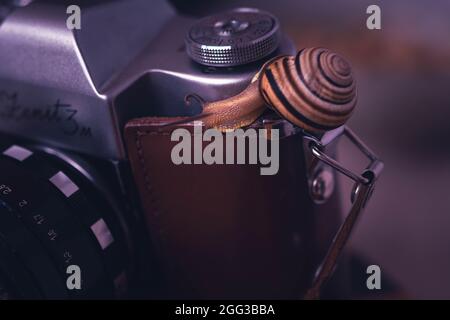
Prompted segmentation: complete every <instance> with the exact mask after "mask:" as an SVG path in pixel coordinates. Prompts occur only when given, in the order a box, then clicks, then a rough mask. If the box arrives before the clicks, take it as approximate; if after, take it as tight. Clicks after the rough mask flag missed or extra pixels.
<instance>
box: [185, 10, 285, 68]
mask: <svg viewBox="0 0 450 320" xmlns="http://www.w3.org/2000/svg"><path fill="white" fill-rule="evenodd" d="M279 32H280V31H279V23H278V20H277V19H276V18H275V17H274V16H273V15H271V14H269V13H267V12H263V11H260V10H257V9H249V8H241V9H236V10H233V11H229V12H225V13H221V14H218V15H213V16H209V17H206V18H204V19H202V20H200V21H198V22H197V23H196V24H195V25H193V26H192V27H191V29H190V30H189V31H188V33H187V35H186V48H187V53H188V55H189V56H190V57H191V58H192V59H193V60H194V61H196V62H198V63H200V64H203V65H206V66H217V67H230V66H238V65H243V64H247V63H250V62H254V61H257V60H260V59H262V58H264V57H266V56H268V55H269V54H271V53H272V52H274V51H275V50H276V49H277V47H278V43H279Z"/></svg>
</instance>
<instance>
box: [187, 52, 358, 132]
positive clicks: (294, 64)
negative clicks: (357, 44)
mask: <svg viewBox="0 0 450 320" xmlns="http://www.w3.org/2000/svg"><path fill="white" fill-rule="evenodd" d="M191 99H195V100H197V101H198V102H200V103H201V104H202V107H203V111H202V113H201V114H200V115H197V116H194V117H193V118H196V119H199V118H201V119H202V121H203V123H204V125H205V127H208V128H216V129H218V130H221V131H226V130H234V129H237V128H241V127H244V126H248V125H250V124H251V123H253V122H254V121H255V120H256V119H257V118H258V117H259V116H260V115H261V114H262V113H263V112H264V111H265V109H266V107H269V108H271V109H273V110H274V111H276V112H277V113H278V114H279V115H280V116H281V117H283V118H284V119H286V120H288V121H289V122H291V123H292V124H294V125H296V126H298V127H300V128H303V129H304V130H306V131H309V132H312V133H321V132H325V131H328V130H331V129H334V128H337V127H339V126H341V125H343V124H344V123H345V122H346V121H347V120H348V119H349V118H350V116H351V114H352V111H353V109H354V108H355V105H356V87H355V81H354V79H353V75H352V71H351V67H350V65H349V63H348V62H347V61H346V60H344V58H342V57H341V56H339V55H338V54H336V53H333V52H331V51H329V50H327V49H323V48H307V49H303V50H301V51H299V52H298V53H297V55H296V56H295V57H294V56H280V57H276V58H274V59H272V60H269V61H268V62H266V63H265V64H264V65H263V66H262V68H261V69H260V71H259V72H258V73H257V74H256V75H255V76H254V77H253V79H252V81H251V83H250V84H249V86H248V87H247V88H246V89H245V90H243V91H242V92H241V93H239V94H237V95H235V96H233V97H230V98H227V99H224V100H219V101H213V102H206V101H204V100H203V99H202V98H201V97H200V96H198V95H196V94H189V95H187V96H186V98H185V101H186V102H187V103H188V104H189V103H190V102H191Z"/></svg>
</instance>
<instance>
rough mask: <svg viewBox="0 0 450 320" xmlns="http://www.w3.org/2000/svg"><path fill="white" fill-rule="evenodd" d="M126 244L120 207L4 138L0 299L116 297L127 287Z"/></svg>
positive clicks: (54, 162) (69, 170)
mask: <svg viewBox="0 0 450 320" xmlns="http://www.w3.org/2000/svg"><path fill="white" fill-rule="evenodd" d="M129 247H130V246H129V242H128V239H127V234H126V228H125V226H124V224H123V222H122V220H121V216H120V213H119V212H118V210H117V209H116V208H114V206H113V205H112V204H111V203H110V202H109V201H108V200H107V199H106V198H105V197H104V196H103V195H102V193H101V191H99V190H98V188H97V187H96V186H95V185H94V184H93V183H91V181H89V179H88V178H86V177H85V176H83V174H81V173H80V172H79V171H77V170H76V169H75V168H74V167H73V166H71V165H69V164H68V163H65V162H64V161H61V160H60V159H58V158H57V157H54V156H52V155H49V154H46V153H45V152H42V151H36V150H33V149H31V148H29V147H24V146H22V145H18V144H12V143H7V142H4V141H2V142H0V299H2V298H3V299H10V298H19V299H41V298H45V299H49V298H50V299H72V298H73V299H92V298H112V297H116V296H118V295H120V294H121V293H122V292H124V291H125V290H126V285H127V277H128V273H129V269H130V265H131V263H130V261H131V254H130V250H129ZM74 266H75V269H76V270H75V269H74V268H73V267H74ZM74 270H75V271H74Z"/></svg>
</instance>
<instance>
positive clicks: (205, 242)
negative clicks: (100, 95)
mask: <svg viewBox="0 0 450 320" xmlns="http://www.w3.org/2000/svg"><path fill="white" fill-rule="evenodd" d="M179 119H180V118H159V117H158V118H142V119H137V120H133V121H131V122H129V123H128V124H127V126H126V129H125V137H126V142H127V148H128V152H129V158H130V161H131V166H132V170H133V174H134V178H135V182H136V184H137V187H138V189H139V194H140V199H141V203H142V207H143V209H144V213H145V220H146V224H147V230H148V232H149V235H150V237H151V240H152V245H153V247H154V250H155V254H156V261H157V262H158V264H159V268H160V269H161V270H162V271H163V274H162V275H160V276H161V277H163V283H164V287H165V289H166V292H165V296H166V297H169V298H210V299H211V298H212V299H215V298H233V299H239V298H252V299H260V298H262V299H264V298H275V299H277V298H298V297H301V296H302V294H303V293H304V292H305V291H306V289H307V288H308V287H309V286H310V285H311V280H312V277H313V273H314V270H315V268H316V267H317V264H318V261H319V260H320V259H321V258H322V256H323V254H324V253H325V251H326V248H327V246H328V245H329V243H330V241H331V239H332V237H333V234H334V232H335V231H336V228H337V226H338V224H339V210H338V206H337V202H336V201H335V199H334V200H332V201H329V202H328V203H327V204H326V205H323V206H321V208H320V210H318V208H317V207H316V206H315V205H314V204H313V202H312V201H311V199H310V196H309V191H308V180H307V175H306V172H307V168H306V161H305V154H304V148H303V136H302V134H301V133H300V132H298V131H292V132H284V133H281V134H280V141H279V142H280V143H279V149H280V157H279V171H278V174H276V175H272V176H264V175H261V174H260V165H250V164H245V165H244V164H239V165H238V164H234V165H225V164H223V165H217V164H215V165H206V164H200V165H185V164H181V165H175V164H174V163H173V162H172V160H171V150H172V148H173V147H174V145H176V144H177V143H178V142H172V141H171V139H170V136H171V132H172V131H173V130H175V129H176V128H186V129H188V130H189V131H190V132H191V133H193V124H192V123H186V124H179V125H176V126H170V127H169V126H164V124H166V123H167V122H171V121H177V120H179ZM268 123H270V124H268ZM277 123H278V125H280V124H281V125H283V124H285V123H286V122H285V121H284V120H278V122H277ZM268 126H273V122H270V121H269V122H266V121H262V120H260V121H257V122H256V123H255V124H253V125H252V127H253V128H255V129H259V128H267V127H268ZM208 143H209V142H204V145H206V144H208Z"/></svg>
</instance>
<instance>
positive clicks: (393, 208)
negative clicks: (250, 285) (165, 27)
mask: <svg viewBox="0 0 450 320" xmlns="http://www.w3.org/2000/svg"><path fill="white" fill-rule="evenodd" d="M173 2H174V3H175V5H176V6H177V7H178V8H179V9H180V11H182V12H185V13H189V14H193V15H198V16H201V15H204V14H208V13H213V12H217V11H221V10H223V9H227V8H234V7H238V6H249V7H258V8H261V9H265V10H268V11H270V12H272V13H273V14H275V15H277V16H278V17H279V19H280V21H281V24H282V27H283V30H284V31H285V32H286V33H287V34H288V35H289V36H290V37H292V38H293V39H294V41H295V43H296V45H297V47H298V48H302V47H309V46H323V47H328V48H330V49H333V50H334V51H337V52H339V53H341V54H342V55H343V56H345V57H346V58H348V59H349V60H350V61H351V63H352V65H353V68H354V72H355V75H356V78H357V81H358V90H359V104H358V107H357V110H356V112H355V114H354V116H353V118H352V119H351V120H350V123H349V125H350V127H351V128H352V129H353V130H354V131H355V132H356V133H357V134H358V135H359V136H360V137H361V138H362V139H363V140H364V141H365V142H366V143H367V144H368V145H369V146H370V147H372V149H373V150H374V151H375V152H376V153H377V154H378V155H379V156H380V157H381V158H382V159H383V160H384V161H385V164H386V167H385V171H384V172H383V176H382V178H381V179H380V181H379V183H378V186H377V190H376V191H375V194H374V196H373V197H372V200H371V202H370V204H369V207H368V209H367V210H366V212H365V213H364V214H363V216H362V218H361V220H360V221H359V223H358V225H357V228H356V230H355V233H354V234H353V236H352V238H351V240H350V242H351V243H350V246H351V248H352V249H353V250H354V251H355V252H357V253H358V254H360V255H361V256H364V257H365V259H366V260H367V261H368V262H370V264H377V265H379V266H380V267H381V271H382V286H383V275H385V274H387V275H389V277H390V278H392V279H393V280H394V282H395V283H396V284H397V285H398V286H399V287H400V288H402V290H404V291H405V293H406V295H407V296H408V297H409V298H418V299H442V298H447V299H450V142H449V141H448V139H449V138H450V1H448V0H433V1H425V0H394V1H393V0H389V1H387V0H386V1H367V0H339V1H336V0H314V1H303V0H296V1H293V0H276V1H273V0H271V1H270V0H253V1H239V0H227V1H212V0H207V1H206V0H205V1H198V0H197V1H181V0H179V1H173ZM372 4H376V5H379V6H380V7H381V25H382V29H381V30H368V29H367V28H366V19H367V17H368V16H369V15H368V14H366V9H367V7H368V6H369V5H372ZM339 156H340V160H342V162H344V163H346V164H348V165H349V166H350V167H353V168H362V167H363V166H364V165H365V162H364V159H363V158H362V157H360V156H359V154H358V152H357V150H354V148H353V147H351V146H350V144H349V143H346V142H345V141H343V142H342V143H341V145H340V147H339ZM349 194H350V185H349V184H348V183H345V182H344V179H342V198H343V202H345V203H347V204H348V202H349ZM363 272H365V270H363Z"/></svg>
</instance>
